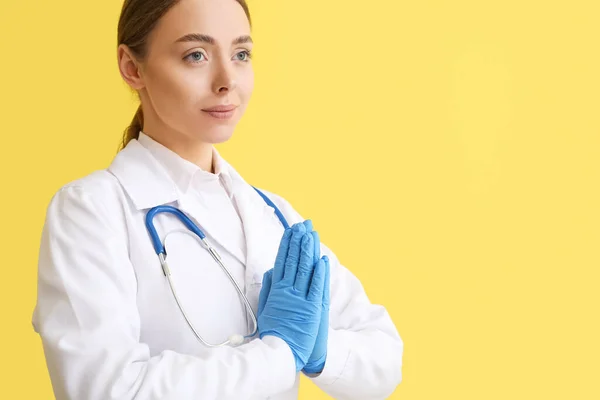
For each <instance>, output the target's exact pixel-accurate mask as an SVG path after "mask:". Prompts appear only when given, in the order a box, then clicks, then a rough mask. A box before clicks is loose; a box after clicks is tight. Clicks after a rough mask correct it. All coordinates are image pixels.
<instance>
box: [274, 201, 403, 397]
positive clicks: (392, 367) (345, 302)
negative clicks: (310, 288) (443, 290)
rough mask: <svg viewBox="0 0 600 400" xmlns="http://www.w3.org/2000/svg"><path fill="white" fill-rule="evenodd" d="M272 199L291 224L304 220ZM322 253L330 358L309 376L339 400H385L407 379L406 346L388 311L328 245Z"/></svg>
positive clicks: (287, 206) (324, 246) (282, 202)
mask: <svg viewBox="0 0 600 400" xmlns="http://www.w3.org/2000/svg"><path fill="white" fill-rule="evenodd" d="M269 193H270V192H269ZM269 196H272V198H273V201H274V203H275V204H276V205H277V206H278V207H279V208H280V210H281V212H282V213H283V214H284V216H285V217H286V219H288V222H289V224H290V226H291V225H292V224H294V223H297V222H300V221H304V218H303V217H302V216H301V215H300V214H299V213H298V212H297V211H295V210H294V209H293V208H292V206H291V205H290V204H289V203H288V202H287V201H286V200H285V199H283V198H282V197H280V196H278V195H275V194H273V193H270V194H269ZM315 225H316V224H315ZM315 229H316V230H317V231H318V227H316V226H315ZM321 254H322V255H327V256H328V257H329V259H330V274H331V275H330V276H331V293H330V311H329V312H330V315H329V334H328V344H327V360H326V363H325V367H324V369H323V371H322V372H321V373H320V374H319V375H317V376H309V377H310V379H311V380H312V381H313V382H314V383H315V384H316V385H317V386H318V387H319V388H321V389H322V390H323V391H324V392H326V393H327V394H329V395H330V396H332V397H333V398H335V399H339V400H371V399H372V400H375V399H385V398H387V397H389V396H390V395H391V394H392V393H393V392H394V390H395V389H396V387H397V386H398V385H399V384H400V382H401V380H402V356H403V352H404V343H403V341H402V339H401V337H400V335H399V333H398V331H397V329H396V327H395V325H394V323H393V321H392V319H391V318H390V315H389V314H388V312H387V311H386V309H385V308H384V307H383V306H381V305H377V304H373V303H371V302H370V301H369V298H368V297H367V294H366V292H365V290H364V288H363V286H362V284H361V283H360V281H359V280H358V279H357V278H356V276H355V275H354V274H352V273H351V272H350V271H349V270H348V269H347V268H346V267H344V266H343V265H342V264H341V263H340V262H339V260H338V258H337V256H336V255H335V254H334V252H333V251H331V249H329V248H328V247H327V246H326V245H324V244H323V243H321Z"/></svg>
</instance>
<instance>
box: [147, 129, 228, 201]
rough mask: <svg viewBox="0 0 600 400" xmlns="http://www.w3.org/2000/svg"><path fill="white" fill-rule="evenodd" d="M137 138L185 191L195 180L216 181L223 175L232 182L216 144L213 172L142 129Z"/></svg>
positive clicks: (180, 188) (213, 148)
mask: <svg viewBox="0 0 600 400" xmlns="http://www.w3.org/2000/svg"><path fill="white" fill-rule="evenodd" d="M137 140H138V142H139V143H140V144H141V145H142V146H144V147H145V148H146V149H147V150H148V151H149V152H150V153H151V154H152V156H153V157H154V158H155V159H156V160H157V161H158V162H159V163H160V164H161V165H162V167H163V168H164V169H165V171H166V172H167V174H168V175H169V176H170V178H171V179H172V180H173V182H174V183H175V185H177V187H178V189H179V190H180V191H182V192H183V193H186V192H187V191H188V189H189V187H190V185H191V183H192V181H194V180H196V181H197V180H200V181H201V180H207V181H214V180H218V179H219V178H221V176H222V177H223V178H224V179H225V180H227V181H228V183H229V182H230V179H231V177H230V174H229V171H228V170H227V163H226V162H224V160H223V159H222V158H221V155H220V154H219V152H218V151H217V149H215V147H214V146H213V147H212V151H213V154H212V156H213V165H214V168H215V173H214V174H213V173H211V172H209V171H205V170H203V169H202V168H200V167H199V166H197V165H196V164H194V163H192V162H190V161H188V160H186V159H184V158H182V157H181V156H180V155H179V154H177V153H175V152H174V151H172V150H171V149H169V148H167V147H165V146H163V145H162V144H160V143H158V142H157V141H156V140H154V139H152V138H151V137H150V136H148V135H146V134H145V133H144V132H142V131H140V133H139V136H138V139H137Z"/></svg>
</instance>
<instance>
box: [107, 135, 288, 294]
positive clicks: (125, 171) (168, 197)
mask: <svg viewBox="0 0 600 400" xmlns="http://www.w3.org/2000/svg"><path fill="white" fill-rule="evenodd" d="M219 162H220V163H221V168H222V169H223V170H227V171H228V175H229V176H230V177H231V182H232V192H233V195H234V199H235V202H236V205H237V208H238V210H239V213H240V217H241V219H242V221H243V223H242V226H243V230H244V235H245V238H246V254H245V257H244V254H243V252H242V250H241V249H239V248H237V247H236V248H233V247H234V246H231V244H230V243H231V241H230V240H227V232H226V231H224V230H220V229H219V221H217V220H215V217H214V215H213V214H214V213H211V211H210V210H209V209H208V208H207V207H204V206H203V205H201V204H200V203H198V202H192V201H187V200H188V197H187V196H184V195H183V194H182V193H181V191H180V190H179V189H178V187H177V184H176V183H175V182H174V181H173V180H172V179H171V177H170V175H169V173H168V172H167V171H166V170H165V168H164V167H163V166H162V165H161V164H160V163H159V162H158V161H157V160H156V159H155V158H154V157H153V155H152V153H151V152H150V151H149V150H148V149H147V148H145V147H144V146H142V144H141V143H140V142H138V141H137V140H135V139H134V140H131V141H130V142H129V143H128V144H127V146H126V147H125V148H124V149H122V150H121V151H119V153H117V155H116V156H115V158H114V159H113V162H112V163H111V165H110V166H109V167H108V171H109V172H111V173H112V174H113V175H114V176H115V177H116V178H117V179H118V180H119V182H120V183H121V185H122V186H123V188H124V189H125V191H126V192H127V194H128V196H129V197H130V198H131V201H132V202H133V204H134V206H135V207H136V209H137V210H144V209H150V208H152V207H155V206H158V205H163V204H168V203H173V202H177V207H179V208H180V209H181V210H182V211H184V212H186V213H188V214H189V215H190V216H191V217H192V219H194V220H195V222H196V223H197V224H198V225H199V226H202V227H204V228H205V230H206V233H207V234H209V235H210V236H211V237H212V238H213V239H214V240H215V241H217V242H218V243H219V244H221V246H223V247H224V248H225V249H227V250H228V251H229V252H230V253H231V254H232V255H234V256H235V257H236V258H238V259H239V260H240V261H241V262H242V263H244V264H245V265H246V279H247V280H246V282H247V283H249V284H252V283H253V284H259V283H261V282H262V275H263V273H264V272H265V271H266V269H268V268H270V266H272V262H273V261H274V257H275V255H276V253H277V249H278V246H279V240H273V238H277V239H281V235H282V234H283V227H282V225H281V223H280V222H279V219H278V218H277V215H276V214H275V212H274V209H273V208H272V207H271V206H269V205H268V204H266V203H265V202H264V200H263V199H262V198H261V197H260V195H259V194H258V193H256V191H255V190H254V188H253V187H252V186H251V185H249V184H248V183H247V182H246V181H245V180H244V179H243V178H242V176H241V175H240V174H239V173H238V172H237V171H236V170H235V169H234V168H233V167H232V166H231V165H230V164H229V163H228V162H227V161H225V160H224V159H222V158H220V161H219ZM267 260H268V261H269V262H265V261H267ZM252 295H253V296H254V295H256V296H258V293H253V294H252Z"/></svg>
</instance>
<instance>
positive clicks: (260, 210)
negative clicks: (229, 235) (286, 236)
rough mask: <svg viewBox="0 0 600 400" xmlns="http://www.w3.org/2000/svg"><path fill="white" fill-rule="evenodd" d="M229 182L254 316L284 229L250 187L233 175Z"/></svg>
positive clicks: (273, 211) (248, 295)
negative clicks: (241, 229) (241, 230)
mask: <svg viewBox="0 0 600 400" xmlns="http://www.w3.org/2000/svg"><path fill="white" fill-rule="evenodd" d="M233 181H234V186H235V187H236V189H235V190H234V193H235V200H236V205H237V207H238V210H239V212H240V216H241V218H242V221H243V226H244V234H245V236H246V285H245V286H246V295H247V297H248V300H249V301H250V304H251V305H252V307H253V309H254V311H255V312H256V311H257V310H256V306H257V304H258V297H259V295H260V289H261V285H262V279H263V275H264V273H265V272H266V271H268V270H269V269H271V268H273V266H274V263H275V257H276V256H277V251H278V250H279V243H280V241H281V237H282V236H283V232H284V228H283V225H282V224H281V222H280V221H279V219H278V218H277V215H276V214H275V210H274V209H273V208H272V207H270V206H269V205H267V204H266V203H265V202H264V200H263V199H262V198H261V197H260V195H259V194H258V193H257V192H256V191H255V190H254V188H253V187H252V186H250V185H249V184H247V183H246V182H244V181H243V179H241V177H240V176H239V175H237V174H235V176H234V179H233Z"/></svg>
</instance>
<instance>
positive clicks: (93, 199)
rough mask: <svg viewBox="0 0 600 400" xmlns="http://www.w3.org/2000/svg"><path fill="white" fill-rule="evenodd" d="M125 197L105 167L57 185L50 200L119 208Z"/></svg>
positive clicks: (108, 208) (103, 207)
mask: <svg viewBox="0 0 600 400" xmlns="http://www.w3.org/2000/svg"><path fill="white" fill-rule="evenodd" d="M125 199H126V197H125V196H124V195H123V189H122V187H121V185H120V183H119V181H118V180H117V178H116V177H115V176H114V175H113V174H112V173H110V172H109V171H108V170H107V169H100V170H96V171H93V172H91V173H89V174H87V175H84V176H82V177H80V178H77V179H74V180H72V181H69V182H67V183H65V184H63V185H62V186H61V187H59V188H58V189H57V190H56V191H55V192H54V194H53V195H52V198H51V200H50V204H49V207H50V206H52V205H53V203H54V204H55V203H59V204H64V205H65V207H66V206H67V205H70V206H71V207H72V206H78V205H83V204H84V203H92V204H93V205H94V206H95V207H96V208H99V209H104V210H110V209H115V208H121V207H122V206H123V202H124V201H125Z"/></svg>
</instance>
